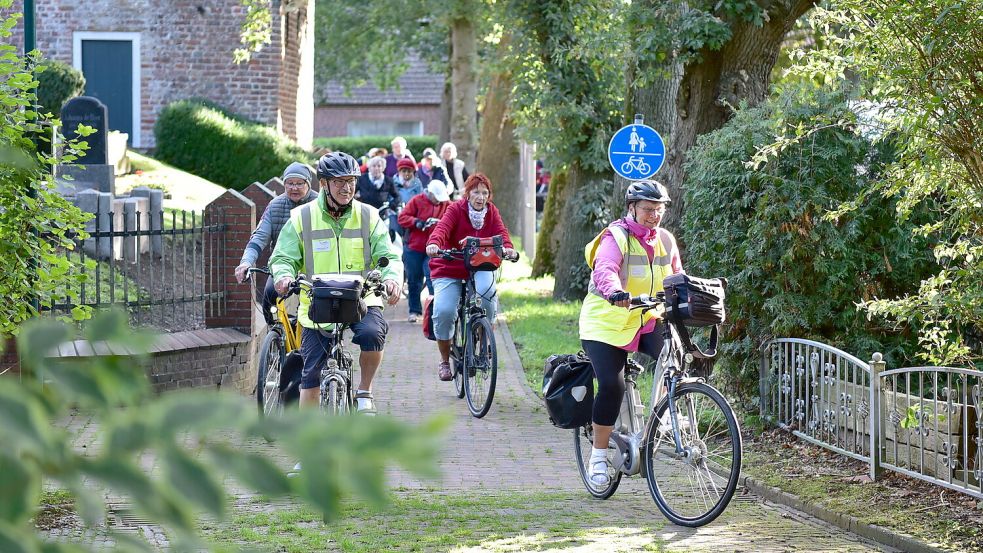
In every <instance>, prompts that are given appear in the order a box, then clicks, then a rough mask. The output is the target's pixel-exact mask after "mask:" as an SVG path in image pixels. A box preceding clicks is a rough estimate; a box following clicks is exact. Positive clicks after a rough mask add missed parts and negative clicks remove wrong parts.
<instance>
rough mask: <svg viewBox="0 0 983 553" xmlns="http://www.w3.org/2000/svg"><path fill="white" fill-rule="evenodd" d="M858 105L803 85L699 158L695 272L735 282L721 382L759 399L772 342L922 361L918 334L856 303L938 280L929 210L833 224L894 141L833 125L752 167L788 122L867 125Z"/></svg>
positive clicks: (740, 123) (726, 131)
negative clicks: (922, 228)
mask: <svg viewBox="0 0 983 553" xmlns="http://www.w3.org/2000/svg"><path fill="white" fill-rule="evenodd" d="M848 100H849V97H848V96H847V95H846V94H845V93H843V92H842V91H829V90H822V89H816V88H814V87H812V86H811V85H805V86H802V87H800V88H792V89H790V90H788V91H786V92H785V93H784V94H783V95H782V96H780V97H779V98H775V99H772V100H769V101H768V102H766V103H764V104H762V105H760V106H758V107H755V108H750V109H740V110H738V111H737V113H736V114H735V116H734V118H733V119H732V120H731V122H730V123H728V124H727V125H726V126H725V127H723V128H722V129H720V130H718V131H715V132H714V133H711V134H709V135H706V136H704V137H702V138H701V139H700V140H699V142H698V143H697V145H696V147H695V148H694V150H693V155H691V156H689V159H690V162H689V163H688V165H687V174H688V182H687V184H686V191H687V192H686V205H687V210H686V214H685V218H684V222H683V226H684V229H685V231H686V236H688V237H689V242H688V248H687V252H686V253H687V258H686V259H684V264H685V266H686V269H687V271H688V272H689V273H690V274H694V275H700V276H725V277H727V278H728V279H729V289H728V298H727V309H728V314H727V315H728V323H729V325H728V327H727V335H726V339H725V340H724V346H723V352H724V355H723V356H722V358H721V361H720V362H719V363H718V368H719V369H720V372H719V373H718V374H721V373H722V374H724V375H726V376H727V377H728V378H727V383H728V384H729V386H730V387H731V388H732V389H733V390H734V391H736V392H738V394H739V395H741V396H743V397H745V398H750V397H751V396H753V395H755V393H756V391H757V383H758V348H759V347H760V346H761V344H762V343H763V342H765V341H766V340H768V339H770V338H772V337H799V338H810V339H815V340H819V341H822V342H825V343H829V344H832V345H834V346H837V347H840V348H842V349H845V350H846V351H849V352H850V353H853V354H854V355H857V356H858V357H860V358H864V357H865V356H869V355H870V354H872V353H873V352H874V351H881V352H883V353H884V354H885V355H886V356H887V359H888V361H889V362H892V363H897V362H901V361H903V360H905V359H906V358H908V357H910V356H912V355H913V354H914V349H915V348H914V339H913V338H912V337H911V336H910V335H906V334H905V333H899V332H895V331H893V330H891V329H888V328H884V327H883V326H880V325H878V324H876V323H873V322H870V321H868V320H867V319H866V318H865V317H864V314H863V313H861V312H858V310H857V308H856V305H855V304H856V303H857V302H859V301H864V300H870V299H873V298H877V297H884V296H896V295H899V294H904V293H907V292H909V291H911V290H913V289H914V288H915V286H916V283H917V282H918V281H920V280H921V279H922V278H925V277H926V276H927V275H929V274H930V273H931V271H932V270H933V269H934V265H933V263H932V258H931V246H930V245H929V243H928V241H927V240H926V238H925V237H923V236H918V235H916V234H915V233H914V228H915V224H916V223H917V222H919V221H924V220H925V211H926V210H925V209H922V210H919V212H918V213H915V214H913V216H914V217H915V218H916V219H915V220H909V221H907V222H899V221H897V219H896V216H895V205H896V202H895V201H892V200H890V199H885V198H877V199H875V200H874V201H871V202H869V203H868V204H867V205H865V206H864V207H863V208H862V209H859V210H857V211H855V212H852V213H850V214H844V215H843V216H841V217H839V218H837V219H835V220H828V219H824V215H825V214H826V213H827V212H828V211H829V210H830V209H833V208H834V207H836V206H837V205H839V204H840V203H841V202H843V201H846V200H849V199H852V198H853V197H855V196H856V195H857V194H858V193H860V191H861V190H863V189H864V187H865V186H869V185H870V182H872V181H873V180H874V179H877V178H880V177H881V175H882V174H883V171H884V170H885V166H886V165H887V164H888V163H890V162H891V161H892V159H893V157H892V156H893V155H894V154H893V150H892V148H891V145H890V144H889V143H882V144H880V145H879V146H878V147H875V146H874V145H873V144H872V143H871V141H870V140H869V139H867V138H865V137H864V136H863V135H862V134H860V132H859V131H858V130H856V129H853V130H850V129H846V128H840V127H838V126H831V127H827V128H825V129H823V130H822V131H819V132H816V133H814V134H812V135H811V136H810V137H809V138H808V139H806V140H803V141H802V142H800V143H797V144H795V145H793V146H789V147H788V148H786V149H785V150H783V151H782V152H781V154H780V155H778V156H776V157H773V158H770V159H769V160H768V162H767V163H764V164H762V165H760V166H758V167H757V168H753V167H752V166H751V165H750V164H749V162H750V160H751V159H752V158H753V157H754V155H755V152H756V151H757V150H758V148H760V147H762V146H764V145H765V144H768V143H770V142H771V141H772V140H774V136H775V132H776V127H778V126H779V125H781V124H788V125H792V124H794V123H795V122H797V121H798V122H803V121H809V120H811V119H813V118H815V117H824V118H827V119H830V120H837V121H839V120H851V119H853V118H855V116H854V114H853V112H852V111H851V106H850V104H849V103H848Z"/></svg>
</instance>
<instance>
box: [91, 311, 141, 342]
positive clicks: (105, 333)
mask: <svg viewBox="0 0 983 553" xmlns="http://www.w3.org/2000/svg"><path fill="white" fill-rule="evenodd" d="M84 332H85V337H86V339H88V340H89V341H90V342H101V341H106V340H108V341H114V340H119V341H125V340H126V336H127V335H128V334H129V332H130V329H129V324H128V320H127V315H126V312H125V311H123V310H121V309H108V310H105V311H100V312H99V313H98V314H97V315H96V316H95V317H93V318H92V319H91V320H89V322H87V323H86V324H85V326H84Z"/></svg>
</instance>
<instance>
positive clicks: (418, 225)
mask: <svg viewBox="0 0 983 553" xmlns="http://www.w3.org/2000/svg"><path fill="white" fill-rule="evenodd" d="M413 226H415V227H416V228H418V229H420V230H423V229H425V228H426V227H427V222H426V221H424V220H423V219H417V220H416V222H415V223H413Z"/></svg>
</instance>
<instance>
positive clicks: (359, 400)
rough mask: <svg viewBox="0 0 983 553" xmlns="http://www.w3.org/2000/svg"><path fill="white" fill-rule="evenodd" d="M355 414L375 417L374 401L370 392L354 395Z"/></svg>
mask: <svg viewBox="0 0 983 553" xmlns="http://www.w3.org/2000/svg"><path fill="white" fill-rule="evenodd" d="M355 412H356V413H358V414H360V415H367V416H370V417H374V416H375V415H376V410H375V400H374V399H373V398H372V393H371V392H357V393H356V394H355Z"/></svg>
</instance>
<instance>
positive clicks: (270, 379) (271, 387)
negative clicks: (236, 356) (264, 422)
mask: <svg viewBox="0 0 983 553" xmlns="http://www.w3.org/2000/svg"><path fill="white" fill-rule="evenodd" d="M282 370H283V336H281V335H280V333H279V332H277V331H275V330H270V331H269V332H267V333H266V336H265V337H264V338H263V343H262V345H260V348H259V368H258V370H257V372H256V406H257V408H258V409H259V414H260V415H263V416H270V415H277V414H280V413H282V412H283V401H282V399H283V398H282V397H281V394H280V373H281V372H282Z"/></svg>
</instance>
